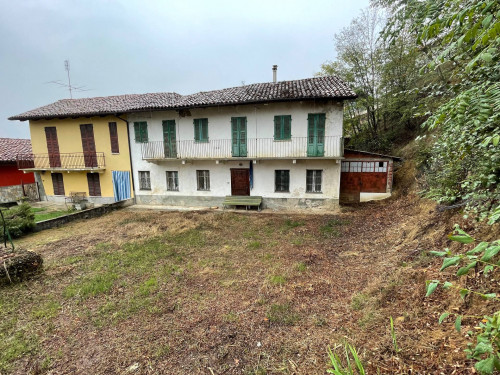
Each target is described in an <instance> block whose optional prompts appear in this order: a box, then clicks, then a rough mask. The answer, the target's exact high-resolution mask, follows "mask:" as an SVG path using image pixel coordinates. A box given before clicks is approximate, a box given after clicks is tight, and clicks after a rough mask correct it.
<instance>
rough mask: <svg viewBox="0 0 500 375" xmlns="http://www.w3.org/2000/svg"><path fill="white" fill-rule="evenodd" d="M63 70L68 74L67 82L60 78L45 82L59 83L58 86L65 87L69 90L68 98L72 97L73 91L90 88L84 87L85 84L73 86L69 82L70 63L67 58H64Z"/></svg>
mask: <svg viewBox="0 0 500 375" xmlns="http://www.w3.org/2000/svg"><path fill="white" fill-rule="evenodd" d="M64 70H66V73H67V75H68V83H64V82H62V81H60V80H57V81H49V82H45V83H54V84H56V85H59V86H60V87H64V88H67V89H68V91H69V97H70V99H73V91H89V90H90V89H85V86H73V85H72V84H71V75H70V65H69V60H64Z"/></svg>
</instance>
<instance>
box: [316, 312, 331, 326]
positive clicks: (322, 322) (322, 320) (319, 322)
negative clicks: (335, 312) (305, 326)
mask: <svg viewBox="0 0 500 375" xmlns="http://www.w3.org/2000/svg"><path fill="white" fill-rule="evenodd" d="M314 325H315V326H316V327H324V326H326V325H328V321H327V320H326V318H325V317H323V316H317V315H315V316H314Z"/></svg>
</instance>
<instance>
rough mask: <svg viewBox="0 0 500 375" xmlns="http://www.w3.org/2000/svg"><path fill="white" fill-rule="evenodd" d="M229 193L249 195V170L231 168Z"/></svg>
mask: <svg viewBox="0 0 500 375" xmlns="http://www.w3.org/2000/svg"><path fill="white" fill-rule="evenodd" d="M231 195H250V170H248V169H231Z"/></svg>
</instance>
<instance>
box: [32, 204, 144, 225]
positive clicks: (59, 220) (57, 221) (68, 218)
mask: <svg viewBox="0 0 500 375" xmlns="http://www.w3.org/2000/svg"><path fill="white" fill-rule="evenodd" d="M133 204H134V199H133V198H131V199H126V200H124V201H120V202H115V203H111V204H105V205H103V206H100V207H95V208H89V209H88V210H82V211H78V212H75V213H72V214H69V215H65V216H60V217H56V218H54V219H49V220H44V221H40V222H38V223H36V225H35V232H39V231H41V230H45V229H50V228H55V227H59V226H61V225H63V224H66V223H69V222H72V221H75V220H80V219H91V218H94V217H99V216H102V215H104V214H107V213H108V212H111V211H114V210H117V209H120V208H123V207H127V206H131V205H133Z"/></svg>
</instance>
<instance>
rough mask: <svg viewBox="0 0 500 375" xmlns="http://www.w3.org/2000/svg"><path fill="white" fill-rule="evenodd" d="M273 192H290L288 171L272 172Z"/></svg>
mask: <svg viewBox="0 0 500 375" xmlns="http://www.w3.org/2000/svg"><path fill="white" fill-rule="evenodd" d="M274 190H275V191H276V192H286V193H288V192H289V191H290V171H289V170H282V169H281V170H280V169H278V170H275V171H274Z"/></svg>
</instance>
